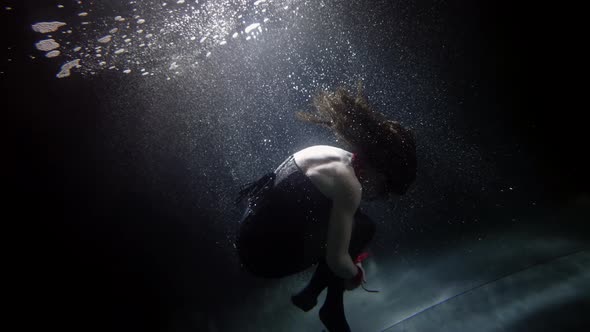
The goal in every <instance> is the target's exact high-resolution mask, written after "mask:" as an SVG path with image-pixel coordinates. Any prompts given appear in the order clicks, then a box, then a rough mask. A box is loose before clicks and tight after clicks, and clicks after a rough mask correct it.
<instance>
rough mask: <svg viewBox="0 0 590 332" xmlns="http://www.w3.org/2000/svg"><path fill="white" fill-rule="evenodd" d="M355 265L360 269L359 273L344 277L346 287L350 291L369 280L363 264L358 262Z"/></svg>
mask: <svg viewBox="0 0 590 332" xmlns="http://www.w3.org/2000/svg"><path fill="white" fill-rule="evenodd" d="M355 265H356V266H357V267H358V269H359V272H358V274H357V275H356V276H354V277H352V278H350V279H344V289H346V290H349V291H350V290H353V289H355V288H358V286H360V285H361V284H362V283H363V282H367V280H366V279H365V269H363V264H362V263H361V262H358V263H356V264H355Z"/></svg>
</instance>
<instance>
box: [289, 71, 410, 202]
mask: <svg viewBox="0 0 590 332" xmlns="http://www.w3.org/2000/svg"><path fill="white" fill-rule="evenodd" d="M313 106H314V109H315V111H316V112H315V113H308V112H297V113H296V116H297V118H298V119H300V120H302V121H306V122H310V123H315V124H319V125H322V126H325V127H327V128H329V129H330V130H331V131H332V132H333V133H334V134H335V135H336V136H337V137H338V138H339V139H341V140H342V141H344V143H345V144H346V145H348V146H349V148H351V149H352V150H353V151H354V152H355V153H356V154H357V155H358V156H359V158H361V159H362V160H363V161H364V162H366V163H368V164H370V165H371V166H373V167H374V168H375V169H377V171H379V172H380V173H382V174H384V175H385V176H386V177H387V179H388V188H389V190H390V191H392V192H395V193H397V194H400V195H403V194H404V193H405V192H406V191H407V190H408V187H409V186H410V185H411V184H412V183H413V182H414V180H415V179H416V139H415V134H414V132H413V131H412V130H411V129H409V128H405V127H403V126H402V125H401V124H400V123H399V122H397V121H393V120H388V119H387V118H386V117H385V116H384V115H383V114H381V113H379V112H377V111H375V110H374V109H373V108H372V107H371V106H370V105H369V103H368V101H367V98H366V97H365V96H364V95H363V87H362V84H361V83H360V82H359V84H358V86H357V93H356V96H353V95H352V94H351V93H349V92H348V91H347V90H346V89H345V88H343V87H339V88H337V89H336V90H335V91H333V92H331V91H321V92H319V93H318V94H316V96H315V97H314V98H313Z"/></svg>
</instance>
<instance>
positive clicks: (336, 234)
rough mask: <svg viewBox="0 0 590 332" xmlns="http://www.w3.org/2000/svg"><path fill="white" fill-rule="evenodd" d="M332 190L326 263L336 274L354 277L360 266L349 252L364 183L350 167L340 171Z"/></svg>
mask: <svg viewBox="0 0 590 332" xmlns="http://www.w3.org/2000/svg"><path fill="white" fill-rule="evenodd" d="M337 173H338V174H337V176H336V177H335V179H334V180H335V181H334V186H333V189H334V190H333V191H332V192H331V196H332V197H331V198H332V210H331V212H330V219H329V226H328V237H327V248H326V263H327V264H328V267H330V269H331V270H332V272H334V273H335V274H336V275H337V276H339V277H341V278H344V279H350V278H353V277H354V276H355V275H356V274H357V272H358V268H357V266H356V265H355V264H354V262H353V261H352V258H351V257H350V255H349V254H348V247H349V244H350V238H351V235H352V225H353V222H354V214H355V212H356V210H357V209H358V207H359V204H360V201H361V186H360V183H358V180H357V179H356V177H354V174H353V173H351V172H350V168H342V169H340V171H337Z"/></svg>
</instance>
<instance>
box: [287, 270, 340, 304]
mask: <svg viewBox="0 0 590 332" xmlns="http://www.w3.org/2000/svg"><path fill="white" fill-rule="evenodd" d="M332 277H333V273H332V271H331V270H330V268H329V267H328V264H326V261H325V260H324V259H322V260H320V262H319V263H318V266H317V267H316V269H315V272H314V273H313V276H312V277H311V280H310V281H309V283H308V284H307V286H305V288H304V289H303V290H301V291H300V292H299V293H297V294H296V295H293V296H292V297H291V301H292V302H293V304H294V305H296V306H297V307H299V309H301V310H303V311H305V312H307V311H309V310H311V309H312V308H313V307H315V305H316V304H317V302H318V301H317V297H318V296H319V295H320V293H321V292H322V291H323V290H324V289H325V288H326V287H328V283H329V282H330V280H331V278H332Z"/></svg>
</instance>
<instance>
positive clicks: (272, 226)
mask: <svg viewBox="0 0 590 332" xmlns="http://www.w3.org/2000/svg"><path fill="white" fill-rule="evenodd" d="M244 198H247V199H248V206H247V207H246V210H245V212H244V215H243V217H242V218H241V220H240V225H239V231H238V236H237V241H236V248H237V250H238V255H239V258H240V262H241V264H242V267H243V268H244V269H245V270H247V271H249V272H250V273H252V274H254V275H256V276H259V277H266V278H280V277H284V276H288V275H292V274H294V273H298V272H301V271H303V270H305V269H307V268H309V267H310V266H312V265H313V264H316V263H318V262H319V261H321V260H323V259H324V258H325V254H326V238H327V231H328V222H329V218H330V210H331V207H332V200H330V199H329V198H327V197H326V196H324V194H322V193H321V192H320V191H319V190H318V189H317V188H316V186H315V185H314V184H313V183H312V182H311V180H310V179H309V178H308V177H307V176H306V175H305V174H304V173H303V172H302V171H301V169H300V168H299V166H298V165H297V164H296V163H295V159H294V157H293V155H291V156H289V157H288V158H287V159H286V160H285V161H284V162H283V163H282V164H281V165H280V166H279V167H278V168H277V170H276V171H275V172H270V173H267V174H265V175H264V176H262V177H261V178H260V179H258V180H257V181H254V182H252V183H251V184H250V185H249V186H248V187H247V188H245V189H243V190H242V191H241V192H240V197H239V199H238V201H241V200H242V199H244ZM354 219H355V222H354V225H353V231H352V237H351V241H350V245H349V254H350V255H351V257H353V258H354V257H356V255H358V254H359V253H360V252H361V251H362V250H363V249H364V247H365V246H366V245H367V244H368V243H369V242H370V240H371V239H372V237H373V235H374V233H375V223H374V222H373V221H372V220H371V219H370V218H369V217H367V216H366V215H365V214H363V213H362V212H361V211H360V209H357V211H356V213H355V216H354Z"/></svg>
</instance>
